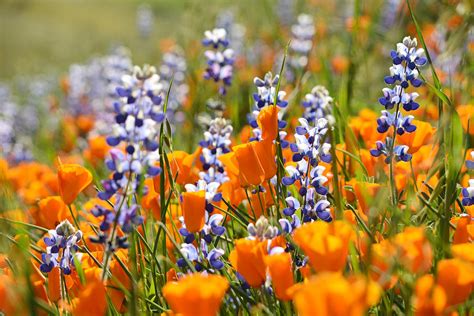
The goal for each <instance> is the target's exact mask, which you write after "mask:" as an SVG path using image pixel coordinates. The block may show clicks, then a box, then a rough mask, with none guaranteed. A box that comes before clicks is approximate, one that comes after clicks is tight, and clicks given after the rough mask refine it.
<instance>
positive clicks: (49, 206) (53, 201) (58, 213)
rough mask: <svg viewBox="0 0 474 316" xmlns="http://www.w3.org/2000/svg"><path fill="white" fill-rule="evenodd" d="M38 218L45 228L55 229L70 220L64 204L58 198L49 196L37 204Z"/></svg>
mask: <svg viewBox="0 0 474 316" xmlns="http://www.w3.org/2000/svg"><path fill="white" fill-rule="evenodd" d="M38 208H39V214H38V218H39V220H40V222H41V225H43V226H45V227H46V228H49V229H52V228H55V227H56V226H57V225H58V224H59V223H60V222H62V221H63V220H65V219H71V218H70V215H69V212H68V210H67V206H66V204H65V203H64V202H63V200H62V199H61V197H60V196H50V197H47V198H44V199H42V200H40V201H39V202H38Z"/></svg>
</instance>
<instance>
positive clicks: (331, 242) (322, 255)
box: [293, 221, 354, 272]
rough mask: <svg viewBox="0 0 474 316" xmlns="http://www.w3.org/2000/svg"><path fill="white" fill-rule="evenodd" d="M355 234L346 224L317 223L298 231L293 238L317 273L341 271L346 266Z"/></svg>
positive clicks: (303, 226) (338, 222)
mask: <svg viewBox="0 0 474 316" xmlns="http://www.w3.org/2000/svg"><path fill="white" fill-rule="evenodd" d="M353 233H354V231H353V230H352V227H351V226H350V225H349V224H347V223H346V222H343V221H335V222H333V223H325V222H322V221H317V222H313V223H310V224H305V225H302V226H301V227H299V228H298V229H296V230H295V233H294V236H293V238H294V240H295V243H296V244H297V245H298V246H299V247H300V248H301V249H302V250H303V252H304V253H305V254H306V255H307V256H308V257H309V263H310V264H311V266H312V267H313V268H314V269H315V270H316V271H318V272H321V271H341V270H342V269H343V268H344V266H345V265H346V259H347V255H348V253H349V242H350V240H351V238H352V236H353Z"/></svg>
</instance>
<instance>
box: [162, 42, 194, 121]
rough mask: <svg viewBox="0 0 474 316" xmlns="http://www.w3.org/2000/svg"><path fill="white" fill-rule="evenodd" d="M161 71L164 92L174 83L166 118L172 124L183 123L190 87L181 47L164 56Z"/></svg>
mask: <svg viewBox="0 0 474 316" xmlns="http://www.w3.org/2000/svg"><path fill="white" fill-rule="evenodd" d="M159 71H160V78H161V83H162V84H163V90H164V91H168V90H169V89H170V85H171V80H172V81H173V85H172V86H171V90H170V93H169V97H168V104H167V107H166V118H167V119H168V120H169V121H170V123H172V124H176V123H182V122H183V121H184V119H185V115H184V113H183V112H182V110H181V107H182V104H183V103H184V102H185V101H186V98H187V97H188V93H189V86H188V84H187V83H186V71H187V64H186V59H185V58H184V55H183V52H182V50H181V49H180V48H179V47H174V48H173V50H171V51H169V52H167V53H165V54H163V58H162V62H161V65H160V68H159Z"/></svg>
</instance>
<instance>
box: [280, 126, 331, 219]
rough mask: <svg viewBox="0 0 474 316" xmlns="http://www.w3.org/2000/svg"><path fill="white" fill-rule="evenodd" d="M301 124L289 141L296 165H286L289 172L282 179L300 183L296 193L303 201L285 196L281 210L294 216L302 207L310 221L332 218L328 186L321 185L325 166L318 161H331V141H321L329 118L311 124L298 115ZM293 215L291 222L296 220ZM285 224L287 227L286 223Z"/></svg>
mask: <svg viewBox="0 0 474 316" xmlns="http://www.w3.org/2000/svg"><path fill="white" fill-rule="evenodd" d="M299 122H300V124H301V125H300V126H298V127H297V128H296V133H295V140H296V143H294V144H290V149H291V150H292V152H293V162H295V163H296V166H293V165H289V166H287V167H286V168H285V169H286V172H287V173H288V176H286V177H284V178H283V179H282V182H283V184H284V185H286V186H290V185H293V184H294V183H295V182H297V183H298V184H299V186H298V187H299V189H298V194H299V196H300V197H301V198H302V199H303V203H302V205H301V203H300V202H299V200H298V199H297V198H295V197H293V196H291V195H290V196H289V197H287V198H286V204H287V207H286V208H285V209H284V210H283V213H284V214H285V215H286V216H293V215H294V214H295V212H296V211H297V210H300V209H301V215H302V220H303V222H310V221H313V220H316V219H317V218H319V219H321V220H324V221H328V222H329V221H331V220H332V218H331V214H330V212H329V205H330V203H329V202H328V200H327V199H326V195H327V193H328V189H327V188H326V187H325V186H324V184H325V183H326V182H327V180H328V179H327V178H326V177H325V176H324V175H323V172H324V170H325V167H323V166H321V165H318V163H319V162H320V161H323V162H330V161H331V154H330V153H329V150H330V148H331V145H330V144H329V143H325V142H324V137H325V135H326V133H327V130H328V121H327V120H326V119H324V118H320V119H318V120H317V121H316V122H315V124H314V126H313V125H310V124H309V123H308V121H307V120H306V119H304V118H300V119H299ZM295 220H296V219H295V218H293V222H295ZM285 227H289V226H288V225H286V226H285Z"/></svg>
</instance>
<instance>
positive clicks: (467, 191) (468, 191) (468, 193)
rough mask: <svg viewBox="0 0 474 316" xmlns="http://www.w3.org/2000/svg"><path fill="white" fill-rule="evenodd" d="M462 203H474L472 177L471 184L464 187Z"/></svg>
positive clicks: (468, 204) (473, 182)
mask: <svg viewBox="0 0 474 316" xmlns="http://www.w3.org/2000/svg"><path fill="white" fill-rule="evenodd" d="M462 205H464V206H471V205H474V179H470V180H469V186H468V187H466V188H463V189H462Z"/></svg>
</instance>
